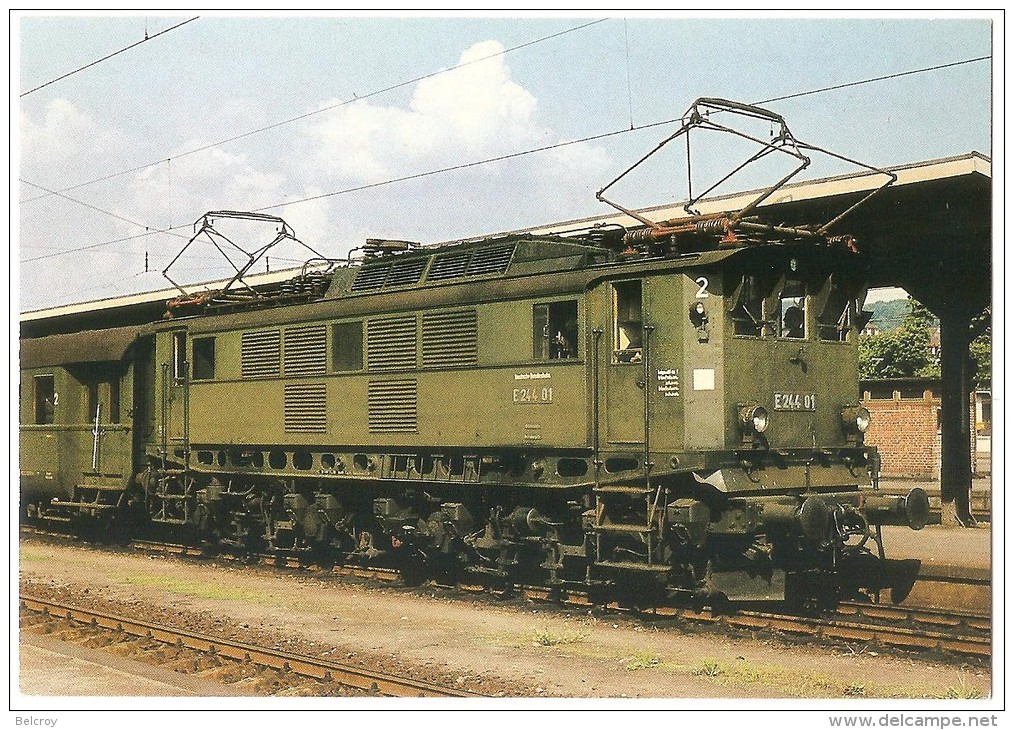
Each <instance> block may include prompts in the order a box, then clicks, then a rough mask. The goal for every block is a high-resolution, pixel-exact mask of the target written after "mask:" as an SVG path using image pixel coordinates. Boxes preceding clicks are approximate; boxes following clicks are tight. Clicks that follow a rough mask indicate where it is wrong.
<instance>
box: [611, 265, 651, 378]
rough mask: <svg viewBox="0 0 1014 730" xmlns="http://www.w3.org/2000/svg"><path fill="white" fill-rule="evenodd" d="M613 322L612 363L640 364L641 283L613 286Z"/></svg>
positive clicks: (626, 282) (627, 282) (642, 323)
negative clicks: (614, 327) (614, 325)
mask: <svg viewBox="0 0 1014 730" xmlns="http://www.w3.org/2000/svg"><path fill="white" fill-rule="evenodd" d="M613 321H614V322H615V323H616V329H615V331H614V340H613V343H614V344H613V362H640V361H641V336H642V335H643V333H644V320H643V319H642V318H641V282H639V281H624V282H622V283H619V284H613Z"/></svg>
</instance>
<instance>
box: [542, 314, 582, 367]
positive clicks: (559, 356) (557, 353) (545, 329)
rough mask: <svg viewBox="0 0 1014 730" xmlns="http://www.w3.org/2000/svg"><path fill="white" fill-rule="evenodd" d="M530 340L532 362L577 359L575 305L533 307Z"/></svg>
mask: <svg viewBox="0 0 1014 730" xmlns="http://www.w3.org/2000/svg"><path fill="white" fill-rule="evenodd" d="M532 340H533V355H534V357H535V359H536V360H567V359H569V358H573V357H577V301H576V300H570V301H566V302H553V303H551V304H536V305H534V306H533V307H532Z"/></svg>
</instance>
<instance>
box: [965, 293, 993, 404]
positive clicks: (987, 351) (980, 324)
mask: <svg viewBox="0 0 1014 730" xmlns="http://www.w3.org/2000/svg"><path fill="white" fill-rule="evenodd" d="M992 329H993V323H992V309H991V307H986V310H985V311H984V312H983V313H982V314H980V315H979V316H978V317H976V318H975V319H973V320H972V331H973V332H975V331H978V332H981V334H980V335H979V336H978V337H976V338H975V339H974V340H972V343H971V344H970V345H969V346H968V354H969V355H970V356H971V358H972V360H973V361H975V382H976V383H977V384H978V386H979V387H980V388H989V387H990V384H991V382H992V374H993V332H992Z"/></svg>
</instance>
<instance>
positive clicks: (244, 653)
mask: <svg viewBox="0 0 1014 730" xmlns="http://www.w3.org/2000/svg"><path fill="white" fill-rule="evenodd" d="M20 602H21V606H22V607H24V608H26V609H28V610H29V611H34V612H36V613H42V614H48V615H49V616H52V617H54V618H62V619H66V620H68V621H76V622H79V623H83V624H88V625H90V626H97V627H100V628H104V629H111V630H113V631H122V632H124V633H127V634H130V635H133V636H140V637H146V638H150V639H154V640H155V641H159V642H162V643H165V644H171V645H174V646H177V647H185V648H188V649H194V650H196V651H200V652H207V653H210V654H214V655H217V656H220V657H225V658H227V659H232V660H234V661H239V662H253V663H255V664H258V665H261V666H266V667H270V668H272V669H276V670H279V671H282V672H293V673H295V674H298V675H300V676H304V677H310V678H313V679H317V680H320V681H323V682H337V683H339V684H343V685H347V686H350V687H356V688H359V689H364V690H367V691H373V692H378V693H379V694H381V695H385V696H388V697H482V696H483V695H480V694H478V693H476V692H470V691H468V690H464V689H457V688H453V687H445V686H443V685H439V684H435V683H433V682H427V681H424V680H420V679H412V678H407V677H398V676H395V675H393V674H385V673H383V672H374V671H370V670H367V669H362V668H359V667H353V666H350V665H347V664H340V663H338V662H333V661H328V660H326V659H321V658H318V657H310V656H304V655H301V654H294V653H292V652H287V651H282V650H278V649H268V648H266V647H261V646H255V645H253V644H246V643H243V642H239V641H234V640H232V639H223V638H221V637H217V636H209V635H207V634H201V633H198V632H196V631H189V630H186V629H177V628H173V627H169V626H161V625H159V624H153V623H150V622H148V621H142V620H139V619H132V618H127V617H125V616H119V615H116V614H111V613H106V612H104V611H96V610H93V609H86V608H80V607H78V606H70V605H67V604H64V603H59V602H56V601H48V600H45V599H41V598H35V597H33V596H27V595H21V596H20Z"/></svg>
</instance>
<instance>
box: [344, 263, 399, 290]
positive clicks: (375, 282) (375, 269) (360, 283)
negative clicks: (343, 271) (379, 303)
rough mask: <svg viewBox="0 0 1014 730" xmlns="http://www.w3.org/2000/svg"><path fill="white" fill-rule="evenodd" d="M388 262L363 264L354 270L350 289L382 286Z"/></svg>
mask: <svg viewBox="0 0 1014 730" xmlns="http://www.w3.org/2000/svg"><path fill="white" fill-rule="evenodd" d="M390 268H391V265H390V264H380V265H377V266H363V267H362V268H360V269H359V271H357V272H356V280H355V281H353V282H352V291H369V290H370V289H379V288H380V287H382V286H384V279H385V278H386V277H387V270H388V269H390Z"/></svg>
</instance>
